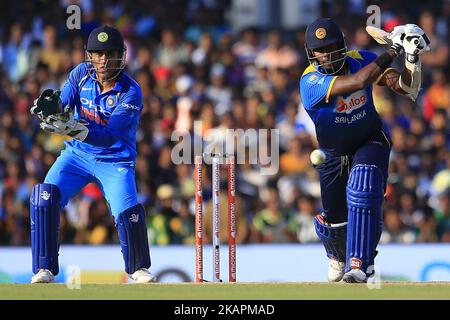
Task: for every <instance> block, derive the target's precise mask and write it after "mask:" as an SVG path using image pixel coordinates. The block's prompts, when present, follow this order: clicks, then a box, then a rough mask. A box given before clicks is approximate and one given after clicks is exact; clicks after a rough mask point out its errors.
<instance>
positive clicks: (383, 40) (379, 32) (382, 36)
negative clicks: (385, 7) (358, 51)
mask: <svg viewBox="0 0 450 320" xmlns="http://www.w3.org/2000/svg"><path fill="white" fill-rule="evenodd" d="M366 31H367V33H368V34H369V35H370V36H371V37H372V38H373V39H374V40H375V41H376V42H378V43H379V44H389V45H391V44H392V40H391V39H390V38H389V36H390V33H389V32H387V31H384V30H383V29H380V28H377V27H374V26H367V27H366Z"/></svg>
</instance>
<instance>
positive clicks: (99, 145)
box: [61, 63, 142, 162]
mask: <svg viewBox="0 0 450 320" xmlns="http://www.w3.org/2000/svg"><path fill="white" fill-rule="evenodd" d="M93 76H94V77H95V74H94V75H93ZM61 101H62V104H63V106H66V105H69V106H70V107H71V109H72V110H73V111H74V118H75V119H77V120H81V121H83V123H87V127H88V128H89V134H88V135H87V137H86V139H85V140H84V141H82V142H81V141H78V140H75V139H73V140H71V141H66V145H67V148H68V149H70V148H74V149H78V150H81V151H82V152H84V153H87V154H89V155H92V156H93V157H94V158H95V159H98V160H100V161H113V162H115V161H118V162H120V161H134V160H135V159H136V154H137V153H136V130H137V127H138V125H139V116H140V113H141V111H142V92H141V88H140V87H139V85H138V84H137V83H136V81H134V80H133V79H131V78H130V77H129V76H128V75H127V74H126V73H125V72H121V74H120V75H119V76H118V77H117V82H116V84H115V86H114V88H113V89H112V90H110V91H108V92H106V93H101V91H100V85H99V83H98V82H97V81H95V80H94V79H93V78H92V77H91V76H90V75H89V73H88V71H87V69H86V65H85V64H84V63H82V64H79V65H78V66H77V67H75V68H74V69H73V70H72V71H71V72H70V74H69V77H68V80H67V81H66V83H65V84H64V86H63V88H62V89H61Z"/></svg>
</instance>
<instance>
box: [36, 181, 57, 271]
mask: <svg viewBox="0 0 450 320" xmlns="http://www.w3.org/2000/svg"><path fill="white" fill-rule="evenodd" d="M60 205H61V194H60V191H59V189H58V187H57V186H55V185H53V184H48V183H41V184H37V185H35V186H34V188H33V190H32V192H31V196H30V221H31V251H32V260H33V272H34V273H37V272H38V271H39V269H48V270H50V271H51V272H52V273H53V274H54V275H57V274H58V272H59V267H58V249H59V219H60V217H59V214H60V213H59V211H60Z"/></svg>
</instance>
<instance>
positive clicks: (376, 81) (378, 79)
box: [374, 68, 394, 84]
mask: <svg viewBox="0 0 450 320" xmlns="http://www.w3.org/2000/svg"><path fill="white" fill-rule="evenodd" d="M389 70H394V68H387V69H386V70H384V72H383V73H382V74H380V76H379V77H378V78H377V80H375V82H374V84H378V82H379V81H380V80H381V78H383V76H384V74H385V73H386V72H388V71H389Z"/></svg>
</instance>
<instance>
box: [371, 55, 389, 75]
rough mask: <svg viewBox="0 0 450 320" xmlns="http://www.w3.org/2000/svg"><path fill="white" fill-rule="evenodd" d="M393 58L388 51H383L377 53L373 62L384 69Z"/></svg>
mask: <svg viewBox="0 0 450 320" xmlns="http://www.w3.org/2000/svg"><path fill="white" fill-rule="evenodd" d="M393 60H394V58H393V57H392V56H391V55H390V54H389V53H387V52H385V53H383V54H381V55H379V56H378V57H377V58H376V59H375V60H374V61H373V62H375V64H376V65H377V66H379V67H380V69H381V70H382V71H384V70H386V69H387V68H388V67H389V66H390V65H391V63H392V61H393Z"/></svg>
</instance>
